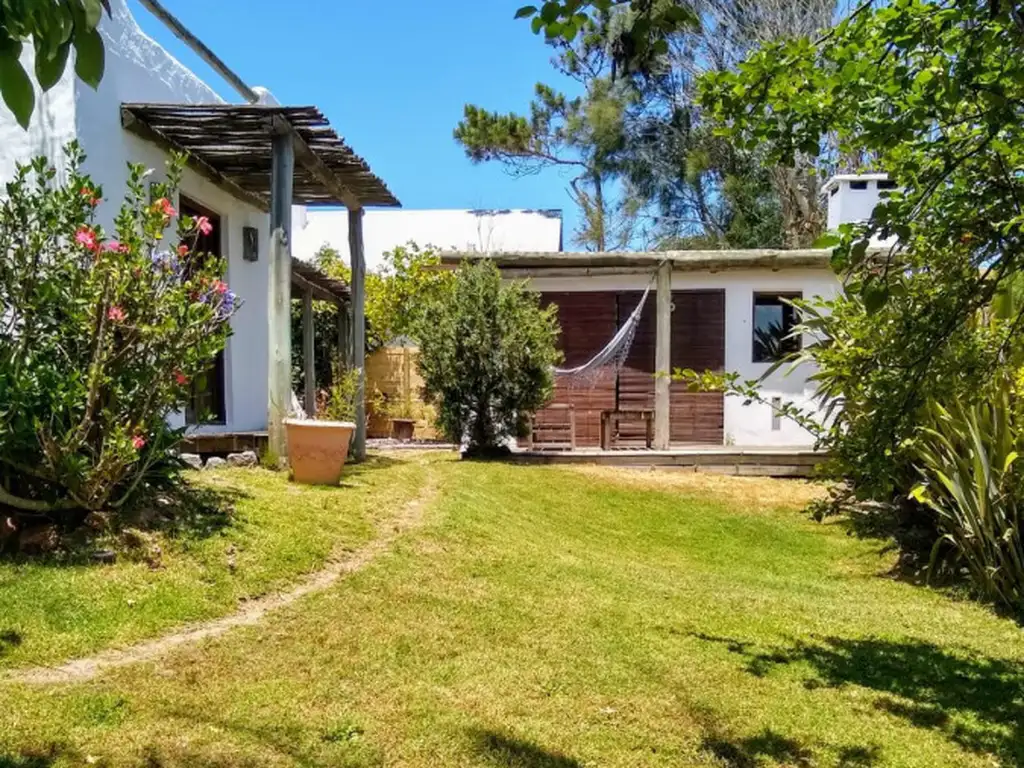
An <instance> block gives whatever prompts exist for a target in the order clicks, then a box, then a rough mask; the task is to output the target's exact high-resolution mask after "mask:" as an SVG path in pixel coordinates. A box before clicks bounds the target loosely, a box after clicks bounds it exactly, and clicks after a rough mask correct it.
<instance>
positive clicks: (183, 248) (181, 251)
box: [178, 243, 188, 258]
mask: <svg viewBox="0 0 1024 768" xmlns="http://www.w3.org/2000/svg"><path fill="white" fill-rule="evenodd" d="M178 255H179V256H181V257H182V258H185V257H186V256H188V246H187V245H185V244H184V243H182V244H181V245H179V246H178Z"/></svg>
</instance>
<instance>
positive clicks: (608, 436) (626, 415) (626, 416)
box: [601, 408, 654, 451]
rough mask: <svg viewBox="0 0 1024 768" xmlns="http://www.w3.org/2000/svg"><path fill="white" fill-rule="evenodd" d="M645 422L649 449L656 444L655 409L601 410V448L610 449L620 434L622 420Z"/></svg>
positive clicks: (646, 440)
mask: <svg viewBox="0 0 1024 768" xmlns="http://www.w3.org/2000/svg"><path fill="white" fill-rule="evenodd" d="M624 421H625V422H641V421H642V422H644V443H645V445H646V447H647V450H650V449H651V446H652V445H654V411H652V410H649V409H646V408H644V409H642V410H630V411H616V410H611V411H601V450H603V451H609V450H611V448H612V444H613V442H614V441H615V439H616V438H617V437H618V435H619V425H620V424H621V423H622V422H624Z"/></svg>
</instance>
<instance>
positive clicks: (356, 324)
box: [348, 208, 366, 461]
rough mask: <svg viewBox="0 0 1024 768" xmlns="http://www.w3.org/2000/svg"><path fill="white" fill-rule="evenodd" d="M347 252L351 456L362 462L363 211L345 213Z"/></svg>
mask: <svg viewBox="0 0 1024 768" xmlns="http://www.w3.org/2000/svg"><path fill="white" fill-rule="evenodd" d="M348 250H349V253H350V254H351V256H352V367H353V368H355V369H356V370H358V371H359V385H358V386H357V387H356V434H355V442H354V443H353V445H352V456H353V458H354V459H355V460H356V461H362V460H363V459H365V458H366V254H365V253H364V252H363V209H362V208H350V209H349V211H348Z"/></svg>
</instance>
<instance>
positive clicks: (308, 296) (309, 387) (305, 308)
mask: <svg viewBox="0 0 1024 768" xmlns="http://www.w3.org/2000/svg"><path fill="white" fill-rule="evenodd" d="M313 331H314V325H313V292H312V291H310V290H306V291H305V292H304V293H303V294H302V372H303V378H304V379H305V380H306V391H305V393H304V396H305V406H306V415H307V416H309V417H310V418H313V417H314V416H316V344H315V336H314V333H313Z"/></svg>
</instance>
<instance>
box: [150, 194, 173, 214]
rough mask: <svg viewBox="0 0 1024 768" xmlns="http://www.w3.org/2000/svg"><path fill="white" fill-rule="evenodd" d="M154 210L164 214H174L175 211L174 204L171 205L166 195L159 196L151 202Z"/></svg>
mask: <svg viewBox="0 0 1024 768" xmlns="http://www.w3.org/2000/svg"><path fill="white" fill-rule="evenodd" d="M153 208H154V210H157V211H160V212H161V213H162V214H163V215H164V216H174V215H175V214H176V213H177V211H176V210H174V206H173V205H171V201H170V200H168V199H167V198H166V197H161V198H160V199H159V200H157V201H156V202H155V203H153Z"/></svg>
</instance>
